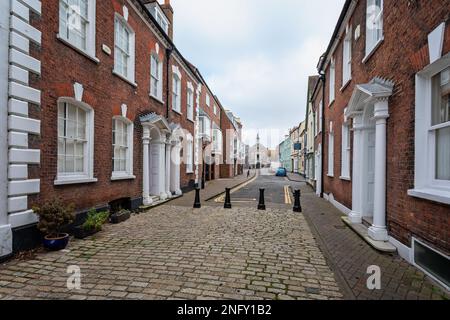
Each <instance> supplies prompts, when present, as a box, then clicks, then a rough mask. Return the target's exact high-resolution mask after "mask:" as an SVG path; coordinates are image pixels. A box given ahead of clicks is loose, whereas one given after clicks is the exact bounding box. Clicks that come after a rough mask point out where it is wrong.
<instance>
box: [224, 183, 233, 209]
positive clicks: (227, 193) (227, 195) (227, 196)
mask: <svg viewBox="0 0 450 320" xmlns="http://www.w3.org/2000/svg"><path fill="white" fill-rule="evenodd" d="M230 191H231V190H230V188H226V189H225V204H224V205H223V207H224V208H225V209H231V196H230Z"/></svg>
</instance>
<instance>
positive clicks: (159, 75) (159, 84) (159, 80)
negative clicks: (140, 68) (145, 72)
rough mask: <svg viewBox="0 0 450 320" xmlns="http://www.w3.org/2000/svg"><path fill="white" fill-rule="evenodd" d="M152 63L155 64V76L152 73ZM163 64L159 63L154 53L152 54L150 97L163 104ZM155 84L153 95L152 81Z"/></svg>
mask: <svg viewBox="0 0 450 320" xmlns="http://www.w3.org/2000/svg"><path fill="white" fill-rule="evenodd" d="M153 61H155V63H156V69H157V70H156V71H157V72H156V74H155V73H154V71H155V70H153ZM162 68H163V63H162V61H160V59H159V57H158V55H157V54H156V53H152V54H151V55H150V96H151V97H153V98H155V99H156V100H159V101H161V102H163V101H162V100H163V96H162V91H163V90H162V89H163V88H162V82H163V76H162V74H163V72H162V71H163V70H162ZM152 80H154V81H155V82H156V95H155V94H154V93H153V91H154V90H153V89H154V88H153V81H152Z"/></svg>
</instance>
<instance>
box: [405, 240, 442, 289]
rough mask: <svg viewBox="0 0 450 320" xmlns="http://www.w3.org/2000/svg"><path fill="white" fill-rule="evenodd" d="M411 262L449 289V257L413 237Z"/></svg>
mask: <svg viewBox="0 0 450 320" xmlns="http://www.w3.org/2000/svg"><path fill="white" fill-rule="evenodd" d="M413 263H414V265H415V266H417V267H418V268H419V269H421V270H422V271H423V272H425V273H426V274H428V275H429V276H430V277H431V278H433V279H434V280H436V281H438V282H439V283H440V284H441V285H443V286H444V287H445V288H446V289H447V290H449V289H450V258H449V257H448V256H445V255H443V254H442V253H440V252H438V251H436V250H434V249H432V248H431V247H429V246H427V245H425V244H424V243H422V242H420V241H418V240H417V239H415V238H413Z"/></svg>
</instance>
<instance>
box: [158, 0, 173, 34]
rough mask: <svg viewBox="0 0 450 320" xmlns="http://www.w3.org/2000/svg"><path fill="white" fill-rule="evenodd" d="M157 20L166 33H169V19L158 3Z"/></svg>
mask: <svg viewBox="0 0 450 320" xmlns="http://www.w3.org/2000/svg"><path fill="white" fill-rule="evenodd" d="M155 20H156V22H158V24H159V25H160V26H161V28H162V29H163V30H164V32H165V33H166V34H169V24H170V22H169V20H168V19H167V18H166V15H165V14H164V13H163V12H162V11H161V9H160V8H159V6H158V5H155Z"/></svg>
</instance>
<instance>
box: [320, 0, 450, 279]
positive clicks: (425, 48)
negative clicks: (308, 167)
mask: <svg viewBox="0 0 450 320" xmlns="http://www.w3.org/2000/svg"><path fill="white" fill-rule="evenodd" d="M449 8H450V1H449V0H443V1H390V0H385V1H382V0H367V1H365V0H362V1H346V3H345V6H344V9H343V12H342V14H341V16H340V18H339V22H338V24H337V26H336V29H335V32H334V34H333V36H332V39H331V41H330V44H329V46H328V49H327V52H326V53H325V55H324V56H323V57H322V58H321V60H320V62H319V73H321V74H323V75H324V77H325V86H324V87H323V89H324V92H323V94H324V99H323V101H324V106H323V110H324V113H323V114H324V121H323V134H324V139H323V140H322V139H320V140H322V141H324V142H325V143H324V144H323V149H322V152H323V156H324V162H323V163H324V167H323V171H322V172H323V174H322V176H323V182H324V183H323V186H324V189H323V192H324V195H325V197H326V198H327V199H328V200H329V201H331V202H332V203H333V204H335V205H336V206H337V207H338V208H339V209H341V210H342V211H343V212H345V213H346V214H348V215H349V220H350V221H351V222H352V223H355V224H361V223H362V224H364V225H366V226H368V230H367V231H368V234H369V237H371V238H372V239H373V240H375V241H381V242H387V241H389V242H390V243H391V244H393V245H394V246H395V247H396V248H397V249H398V252H399V253H400V255H402V256H403V257H404V258H405V259H407V260H408V261H410V262H411V263H414V264H415V265H417V266H418V267H420V268H422V269H424V270H425V271H426V272H427V273H428V274H430V275H431V276H433V277H434V278H435V279H436V280H438V281H440V282H441V283H442V284H444V285H445V286H447V287H448V285H449V282H448V281H449V278H448V270H449V260H448V259H449V254H450V131H449V130H450V100H449V95H450V21H449V18H450V11H449ZM321 100H322V99H321V98H320V94H318V93H316V96H315V98H314V101H315V106H316V108H317V107H318V106H319V104H320V101H321ZM319 121H320V120H319ZM317 150H320V149H317ZM445 269H447V273H445V272H443V270H445Z"/></svg>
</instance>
